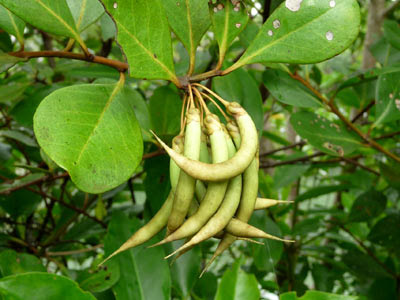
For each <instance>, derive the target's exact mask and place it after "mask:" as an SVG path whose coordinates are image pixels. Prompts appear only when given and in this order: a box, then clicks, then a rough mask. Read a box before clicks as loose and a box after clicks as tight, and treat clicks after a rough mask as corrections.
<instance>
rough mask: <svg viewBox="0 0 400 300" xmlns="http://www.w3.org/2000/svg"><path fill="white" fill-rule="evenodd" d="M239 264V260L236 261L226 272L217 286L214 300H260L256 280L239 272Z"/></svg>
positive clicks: (250, 275)
mask: <svg viewBox="0 0 400 300" xmlns="http://www.w3.org/2000/svg"><path fill="white" fill-rule="evenodd" d="M240 264H241V262H240V260H237V261H236V262H235V263H234V264H233V266H232V268H231V269H228V270H226V272H225V273H224V275H223V276H222V279H221V281H220V283H219V285H218V290H217V294H216V296H215V300H242V299H246V300H258V299H260V291H259V289H258V286H257V285H258V283H257V279H256V278H255V276H254V275H253V274H247V273H245V272H244V271H243V270H241V269H240Z"/></svg>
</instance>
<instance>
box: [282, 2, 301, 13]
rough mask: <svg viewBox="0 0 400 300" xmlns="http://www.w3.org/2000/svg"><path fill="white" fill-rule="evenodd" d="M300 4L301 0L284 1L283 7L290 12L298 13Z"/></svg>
mask: <svg viewBox="0 0 400 300" xmlns="http://www.w3.org/2000/svg"><path fill="white" fill-rule="evenodd" d="M301 2H303V0H286V1H285V5H286V7H287V9H289V10H291V11H298V10H299V9H300V6H301Z"/></svg>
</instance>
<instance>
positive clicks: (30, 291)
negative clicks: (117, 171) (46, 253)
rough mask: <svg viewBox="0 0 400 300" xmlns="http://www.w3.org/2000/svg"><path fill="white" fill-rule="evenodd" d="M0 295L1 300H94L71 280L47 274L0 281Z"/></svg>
mask: <svg viewBox="0 0 400 300" xmlns="http://www.w3.org/2000/svg"><path fill="white" fill-rule="evenodd" d="M0 294H1V295H3V297H4V298H3V299H12V300H26V299H29V300H43V299H57V300H67V299H68V300H70V299H74V300H95V299H96V298H95V297H94V296H93V295H91V294H90V293H88V292H84V291H82V290H81V289H80V288H79V286H78V284H77V283H76V282H74V281H72V280H71V279H69V278H67V277H63V276H59V275H55V274H48V273H36V272H32V273H24V274H18V275H13V276H8V277H5V278H2V279H1V280H0Z"/></svg>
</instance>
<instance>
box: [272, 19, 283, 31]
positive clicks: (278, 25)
mask: <svg viewBox="0 0 400 300" xmlns="http://www.w3.org/2000/svg"><path fill="white" fill-rule="evenodd" d="M272 24H273V25H274V28H275V29H278V28H279V27H281V22H280V21H279V20H275V21H274V22H273V23H272Z"/></svg>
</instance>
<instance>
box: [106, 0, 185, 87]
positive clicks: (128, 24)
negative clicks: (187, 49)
mask: <svg viewBox="0 0 400 300" xmlns="http://www.w3.org/2000/svg"><path fill="white" fill-rule="evenodd" d="M102 2H103V3H104V5H105V7H106V9H107V11H108V13H109V14H110V15H111V17H112V18H113V19H114V21H115V23H116V25H117V28H118V37H117V39H118V42H119V44H120V45H121V47H122V49H123V51H124V53H125V55H126V57H127V59H128V63H129V66H130V74H131V76H133V77H136V78H147V79H167V80H172V81H174V82H177V78H176V76H175V71H174V64H173V61H172V47H171V34H170V31H169V26H168V21H167V17H166V14H165V10H164V7H163V5H162V2H161V0H153V1H147V0H131V1H121V0H118V1H116V0H102ZM144 24H147V26H144Z"/></svg>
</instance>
